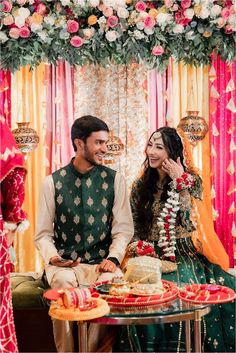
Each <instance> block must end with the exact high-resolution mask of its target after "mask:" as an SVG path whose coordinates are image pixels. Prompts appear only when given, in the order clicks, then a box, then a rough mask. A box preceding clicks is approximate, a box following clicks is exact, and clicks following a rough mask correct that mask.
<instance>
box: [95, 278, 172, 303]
mask: <svg viewBox="0 0 236 353" xmlns="http://www.w3.org/2000/svg"><path fill="white" fill-rule="evenodd" d="M102 284H107V282H102V283H96V286H95V288H98V287H99V285H102ZM162 284H163V286H164V289H165V292H164V293H162V294H156V295H150V296H140V297H139V296H136V295H132V294H129V295H127V296H126V297H117V296H111V295H107V296H106V295H105V296H104V299H105V300H106V301H107V303H108V304H109V305H111V306H116V307H140V306H150V305H157V304H161V303H165V302H167V301H170V300H173V299H175V298H177V296H178V288H177V286H176V284H175V283H173V282H170V281H165V280H162Z"/></svg>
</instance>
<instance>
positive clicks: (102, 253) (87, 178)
mask: <svg viewBox="0 0 236 353" xmlns="http://www.w3.org/2000/svg"><path fill="white" fill-rule="evenodd" d="M115 174H116V172H115V171H114V170H112V169H110V168H107V167H105V166H95V167H94V168H93V169H91V170H90V171H89V172H88V173H86V174H81V173H79V172H78V171H77V170H76V169H75V168H74V166H73V163H72V162H71V163H70V164H69V165H67V166H66V167H64V168H62V169H59V170H58V171H56V172H55V173H53V174H52V177H53V182H54V187H55V205H56V210H55V220H54V241H55V246H56V248H57V250H58V253H59V254H60V256H62V257H63V258H65V259H70V258H71V259H73V260H75V259H76V258H77V257H81V262H83V263H94V264H96V263H99V262H101V260H102V259H103V258H106V257H107V255H108V251H109V246H110V244H111V224H112V208H113V203H114V180H115Z"/></svg>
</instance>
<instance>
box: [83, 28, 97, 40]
mask: <svg viewBox="0 0 236 353" xmlns="http://www.w3.org/2000/svg"><path fill="white" fill-rule="evenodd" d="M83 33H84V38H85V39H90V38H91V37H92V36H93V35H94V33H95V29H94V28H93V27H92V28H85V29H83Z"/></svg>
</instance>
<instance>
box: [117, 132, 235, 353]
mask: <svg viewBox="0 0 236 353" xmlns="http://www.w3.org/2000/svg"><path fill="white" fill-rule="evenodd" d="M145 152H146V160H145V162H144V169H143V173H142V175H141V176H140V178H139V179H138V180H137V181H135V182H134V184H133V187H132V191H131V208H132V213H133V219H134V226H135V233H134V238H133V243H131V244H130V245H129V248H128V253H129V254H132V255H134V256H135V255H136V254H135V253H134V252H135V249H137V241H138V240H144V241H147V242H149V243H150V245H152V246H153V247H154V249H155V251H156V254H157V255H158V256H159V258H160V259H161V260H162V272H163V273H162V278H163V279H165V280H170V281H174V282H177V283H178V284H181V283H183V282H185V283H217V284H220V285H225V286H229V287H231V288H232V287H234V283H235V279H234V278H233V277H232V276H231V275H229V274H228V273H226V272H225V271H224V270H222V268H221V267H223V268H225V269H226V268H227V265H228V257H227V255H226V253H225V251H224V249H223V246H222V245H221V243H220V242H219V239H218V238H217V236H216V235H215V233H214V232H213V229H211V227H210V226H209V224H208V225H205V221H204V222H203V223H204V224H203V223H201V224H200V223H199V219H198V218H199V215H204V214H205V212H204V211H203V209H202V206H201V203H202V201H200V199H201V195H202V181H201V178H200V176H199V175H198V174H197V170H196V169H195V168H194V166H193V163H192V159H191V152H190V147H189V144H188V141H187V139H186V137H185V136H184V134H183V132H181V131H179V130H178V131H177V130H176V129H173V128H169V127H163V128H160V129H158V130H157V131H156V132H154V133H153V134H152V135H151V137H150V139H149V141H148V144H147V146H146V151H145ZM193 211H195V212H194V213H195V215H197V216H198V218H196V219H194V217H193ZM206 218H207V217H206ZM200 221H201V219H200ZM205 226H206V229H207V232H206V233H205V235H207V237H208V238H209V239H210V240H209V239H208V241H205V238H206V237H205V236H204V234H202V233H204V227H205ZM209 242H210V244H209ZM211 246H212V247H211ZM136 251H137V250H136ZM152 255H153V254H152ZM204 255H205V256H204ZM209 260H210V261H209ZM219 264H220V265H221V266H219ZM234 321H235V318H234V305H233V304H232V303H227V304H224V305H220V306H219V305H214V306H212V311H211V313H210V314H209V315H208V316H207V317H206V318H205V319H204V328H205V330H204V333H205V339H204V348H205V352H234V351H235V347H234V340H235V338H234ZM181 327H182V326H181V325H180V324H172V325H163V326H161V325H150V326H137V327H135V328H134V329H133V328H131V330H130V332H129V343H130V344H131V346H132V350H134V347H138V348H137V350H138V351H139V350H141V351H142V352H158V351H159V352H160V351H161V352H164V351H167V352H172V351H173V352H174V351H179V350H180V349H181V347H182V346H181V344H182V343H181V342H182V341H184V336H183V332H182V331H183V330H182V329H181ZM180 337H182V338H181V339H180ZM126 348H127V347H125V345H124V346H123V347H120V351H126ZM130 349H131V348H129V349H127V350H130Z"/></svg>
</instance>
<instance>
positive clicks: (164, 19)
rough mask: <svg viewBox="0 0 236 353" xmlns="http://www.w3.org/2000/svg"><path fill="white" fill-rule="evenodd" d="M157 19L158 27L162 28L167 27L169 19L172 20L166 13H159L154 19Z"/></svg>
mask: <svg viewBox="0 0 236 353" xmlns="http://www.w3.org/2000/svg"><path fill="white" fill-rule="evenodd" d="M156 19H157V24H158V25H160V26H163V25H167V24H168V23H169V22H170V21H171V19H172V16H171V15H170V14H168V13H162V12H161V13H159V14H158V15H157V17H156Z"/></svg>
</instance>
